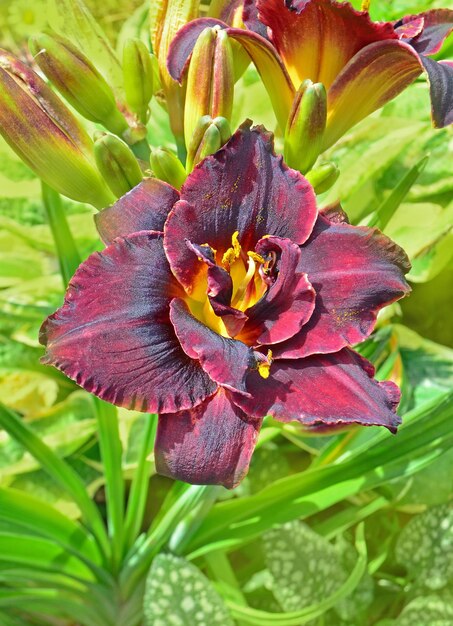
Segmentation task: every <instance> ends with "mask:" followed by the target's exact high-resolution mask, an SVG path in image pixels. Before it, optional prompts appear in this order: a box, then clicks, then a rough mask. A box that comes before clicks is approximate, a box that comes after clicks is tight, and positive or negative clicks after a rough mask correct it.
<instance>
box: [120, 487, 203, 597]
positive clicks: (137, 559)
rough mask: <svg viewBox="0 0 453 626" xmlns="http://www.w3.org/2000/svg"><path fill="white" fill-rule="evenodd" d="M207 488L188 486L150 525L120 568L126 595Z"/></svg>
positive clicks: (121, 584) (122, 587) (200, 499)
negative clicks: (137, 547)
mask: <svg viewBox="0 0 453 626" xmlns="http://www.w3.org/2000/svg"><path fill="white" fill-rule="evenodd" d="M207 489H208V488H207V487H206V486H200V485H191V486H189V487H188V488H187V489H186V490H185V491H184V493H182V494H181V495H180V497H179V498H178V499H177V500H176V501H175V502H174V504H173V505H172V506H171V507H170V508H169V510H168V511H167V512H166V513H165V515H164V516H162V517H161V518H160V519H159V523H158V524H155V525H153V526H152V527H151V529H150V531H149V533H148V535H147V537H146V539H145V540H144V541H143V543H142V544H141V545H140V547H139V549H138V550H137V551H134V553H133V555H132V556H131V558H130V559H129V561H128V563H126V564H125V566H124V567H123V569H122V572H121V578H120V586H121V589H122V590H123V593H124V594H125V596H126V597H128V595H129V594H130V593H131V592H132V591H133V589H134V588H135V587H136V585H137V584H138V583H139V581H140V579H141V578H142V577H143V576H144V575H145V573H146V572H147V571H148V569H149V567H150V565H151V563H152V560H153V558H154V557H155V555H156V554H157V553H158V552H159V551H160V549H161V548H162V546H164V545H165V544H166V543H167V541H168V540H169V539H170V537H171V535H172V533H173V532H174V530H175V528H176V527H177V526H178V524H179V523H180V522H181V520H183V519H184V518H185V517H186V516H187V514H188V513H189V512H190V511H191V510H193V508H194V507H196V506H197V505H198V503H199V502H200V501H202V499H203V497H204V496H205V494H206V491H207Z"/></svg>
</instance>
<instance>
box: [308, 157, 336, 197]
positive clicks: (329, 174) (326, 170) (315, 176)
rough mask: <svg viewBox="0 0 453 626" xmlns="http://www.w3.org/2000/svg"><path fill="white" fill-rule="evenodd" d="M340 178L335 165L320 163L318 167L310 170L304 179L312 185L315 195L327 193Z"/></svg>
mask: <svg viewBox="0 0 453 626" xmlns="http://www.w3.org/2000/svg"><path fill="white" fill-rule="evenodd" d="M339 176H340V170H339V169H338V167H337V166H336V165H335V163H332V162H329V163H321V165H320V166H319V167H316V168H315V169H314V170H310V171H309V172H308V173H307V174H305V178H306V179H307V180H308V182H309V183H310V184H311V185H312V187H313V188H314V190H315V193H317V194H320V193H324V192H325V191H328V190H329V189H330V188H331V187H333V185H334V184H335V183H336V181H337V179H338V177H339Z"/></svg>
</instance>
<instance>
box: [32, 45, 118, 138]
mask: <svg viewBox="0 0 453 626" xmlns="http://www.w3.org/2000/svg"><path fill="white" fill-rule="evenodd" d="M29 47H30V51H31V53H32V54H33V55H34V57H35V60H36V63H37V64H38V65H39V67H40V68H41V70H42V71H43V72H44V74H45V75H46V76H47V78H48V79H49V80H50V81H51V82H52V83H53V85H55V87H56V88H57V89H58V91H59V92H60V93H61V94H62V95H63V96H64V97H65V98H66V100H67V101H68V102H69V103H70V104H71V105H72V106H73V107H74V108H75V109H76V111H78V112H79V113H80V114H81V115H83V116H84V117H86V119H87V120H91V121H93V122H97V123H99V124H102V125H103V126H105V128H107V129H108V130H110V131H112V132H113V133H116V134H122V133H123V132H124V131H125V130H127V128H128V125H127V122H126V120H125V118H124V117H123V115H122V114H121V113H120V112H119V111H118V109H117V108H116V102H115V96H114V94H113V91H112V89H111V88H110V87H109V85H108V84H107V83H106V81H105V79H104V78H103V77H102V76H101V74H100V73H99V72H98V71H97V69H96V68H95V67H94V65H93V64H92V63H91V61H90V60H89V59H88V58H87V57H86V56H85V55H84V54H83V53H82V52H81V51H80V50H79V49H78V48H77V47H76V46H74V44H72V43H71V42H70V41H69V40H68V39H65V38H64V37H60V36H59V35H46V34H40V35H35V36H34V37H32V38H31V39H30V43H29Z"/></svg>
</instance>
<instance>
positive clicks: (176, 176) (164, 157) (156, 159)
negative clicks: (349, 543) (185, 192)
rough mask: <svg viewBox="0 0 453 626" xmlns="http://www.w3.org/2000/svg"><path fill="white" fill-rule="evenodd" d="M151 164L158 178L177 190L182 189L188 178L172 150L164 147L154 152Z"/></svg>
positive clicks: (152, 152)
mask: <svg viewBox="0 0 453 626" xmlns="http://www.w3.org/2000/svg"><path fill="white" fill-rule="evenodd" d="M150 163H151V169H152V170H153V173H154V176H156V178H160V180H163V181H164V182H166V183H169V184H170V185H173V187H175V189H181V187H182V185H183V183H184V181H185V180H186V178H187V174H186V170H185V169H184V166H183V164H182V163H181V161H180V160H179V159H178V157H177V156H176V155H175V154H173V152H172V151H171V150H168V149H167V148H162V147H161V148H156V149H154V150H152V151H151V157H150Z"/></svg>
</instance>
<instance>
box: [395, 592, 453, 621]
mask: <svg viewBox="0 0 453 626" xmlns="http://www.w3.org/2000/svg"><path fill="white" fill-rule="evenodd" d="M452 623H453V597H451V596H437V595H434V594H432V595H427V596H422V597H420V598H416V599H415V600H412V602H410V603H409V604H408V605H407V606H406V607H405V608H404V609H403V612H402V613H401V615H400V616H399V618H398V619H397V620H396V622H395V626H428V625H429V626H451V624H452Z"/></svg>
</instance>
